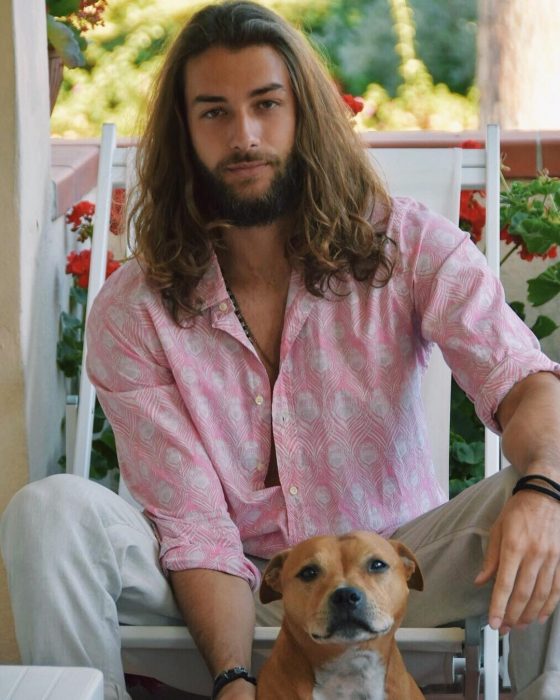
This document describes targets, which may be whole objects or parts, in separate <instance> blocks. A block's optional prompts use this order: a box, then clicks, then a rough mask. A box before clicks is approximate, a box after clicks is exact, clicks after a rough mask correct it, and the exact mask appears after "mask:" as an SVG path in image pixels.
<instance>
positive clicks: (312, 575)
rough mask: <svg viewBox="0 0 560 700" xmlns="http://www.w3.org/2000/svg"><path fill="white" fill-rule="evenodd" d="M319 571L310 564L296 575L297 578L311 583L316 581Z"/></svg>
mask: <svg viewBox="0 0 560 700" xmlns="http://www.w3.org/2000/svg"><path fill="white" fill-rule="evenodd" d="M320 571H321V570H320V569H319V567H318V566H315V565H314V564H310V565H309V566H304V567H303V569H301V571H299V573H298V574H297V577H298V578H299V579H301V580H302V581H305V583H307V582H308V581H313V580H314V579H316V578H317V576H319V573H320Z"/></svg>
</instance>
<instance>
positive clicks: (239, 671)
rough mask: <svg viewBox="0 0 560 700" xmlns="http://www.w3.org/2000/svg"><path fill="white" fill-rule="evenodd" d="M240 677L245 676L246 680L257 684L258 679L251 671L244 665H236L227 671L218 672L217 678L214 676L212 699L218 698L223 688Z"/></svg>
mask: <svg viewBox="0 0 560 700" xmlns="http://www.w3.org/2000/svg"><path fill="white" fill-rule="evenodd" d="M238 678H243V679H244V680H246V681H248V682H249V683H252V684H253V685H257V679H256V678H255V677H254V676H252V675H251V674H250V673H249V671H248V670H247V669H246V668H245V667H243V666H234V667H233V668H228V670H227V671H222V673H218V675H217V676H216V678H214V687H213V688H212V700H216V698H217V697H218V693H219V692H220V690H221V689H222V688H224V687H225V686H226V685H228V683H232V682H233V681H236V680H237V679H238Z"/></svg>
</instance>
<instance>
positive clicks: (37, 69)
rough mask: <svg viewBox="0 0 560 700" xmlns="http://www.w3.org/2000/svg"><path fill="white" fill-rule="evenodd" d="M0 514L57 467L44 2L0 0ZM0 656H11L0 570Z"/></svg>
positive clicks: (57, 262) (59, 402) (56, 267)
mask: <svg viewBox="0 0 560 700" xmlns="http://www.w3.org/2000/svg"><path fill="white" fill-rule="evenodd" d="M0 26H1V27H2V28H3V32H2V37H3V38H2V41H1V42H0V63H1V65H2V70H1V71H0V95H1V97H2V99H1V100H0V124H1V125H2V129H1V130H0V173H2V187H1V188H0V212H1V216H0V250H1V251H2V255H0V299H1V303H0V416H1V419H0V444H1V445H2V452H1V453H0V454H1V455H2V458H1V462H0V512H1V511H3V509H4V507H5V506H6V504H7V502H8V500H9V499H10V497H11V496H12V494H13V493H14V492H15V491H16V490H17V489H18V488H19V487H21V486H22V485H23V484H25V483H26V482H27V481H29V480H30V479H37V478H40V477H41V476H44V475H46V474H47V473H48V472H49V471H54V470H55V461H56V458H58V456H59V454H60V449H61V433H60V418H61V414H62V411H63V387H62V382H61V380H60V378H59V376H58V372H57V370H56V364H55V352H56V351H55V346H56V335H57V320H58V315H59V310H60V306H61V303H62V300H63V292H62V291H61V290H62V289H63V286H64V285H63V282H64V272H63V266H64V244H65V242H64V232H63V226H62V221H58V222H56V223H55V224H54V225H53V224H52V222H51V220H50V211H51V184H50V134H49V100H48V77H47V75H48V74H47V41H46V29H45V3H44V0H26V2H21V1H20V0H8V1H7V2H6V1H5V0H3V1H2V2H0ZM0 630H2V633H1V634H0V662H9V661H12V660H16V659H17V650H16V646H15V640H14V637H13V632H12V629H11V620H10V615H9V604H8V597H7V591H6V582H5V577H4V576H3V571H0Z"/></svg>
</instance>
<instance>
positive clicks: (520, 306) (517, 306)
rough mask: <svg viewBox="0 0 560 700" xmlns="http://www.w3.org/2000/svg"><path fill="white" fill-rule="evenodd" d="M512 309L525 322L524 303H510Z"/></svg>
mask: <svg viewBox="0 0 560 700" xmlns="http://www.w3.org/2000/svg"><path fill="white" fill-rule="evenodd" d="M509 305H510V307H511V308H512V310H513V311H515V313H516V314H517V315H518V316H519V318H520V319H521V320H522V321H524V320H525V304H524V303H523V302H522V301H510V302H509Z"/></svg>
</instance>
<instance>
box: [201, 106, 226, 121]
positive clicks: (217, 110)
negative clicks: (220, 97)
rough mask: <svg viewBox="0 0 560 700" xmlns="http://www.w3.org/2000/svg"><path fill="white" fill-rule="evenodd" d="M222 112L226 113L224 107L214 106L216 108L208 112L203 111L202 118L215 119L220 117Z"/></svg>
mask: <svg viewBox="0 0 560 700" xmlns="http://www.w3.org/2000/svg"><path fill="white" fill-rule="evenodd" d="M220 114H224V110H223V108H222V107H214V109H209V110H208V111H207V112H203V113H202V114H201V115H200V116H201V117H202V119H215V118H216V117H219V116H220Z"/></svg>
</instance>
